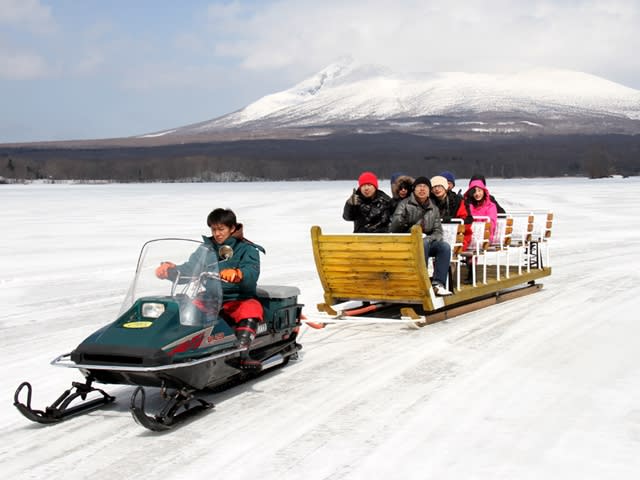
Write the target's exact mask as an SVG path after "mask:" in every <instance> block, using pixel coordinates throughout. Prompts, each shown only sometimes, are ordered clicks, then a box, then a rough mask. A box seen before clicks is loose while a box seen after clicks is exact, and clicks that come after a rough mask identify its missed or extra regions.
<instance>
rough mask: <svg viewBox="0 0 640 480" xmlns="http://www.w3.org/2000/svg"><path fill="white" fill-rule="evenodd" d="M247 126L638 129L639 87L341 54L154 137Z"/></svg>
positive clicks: (310, 131)
mask: <svg viewBox="0 0 640 480" xmlns="http://www.w3.org/2000/svg"><path fill="white" fill-rule="evenodd" d="M243 130H244V131H246V130H250V131H253V132H258V133H259V132H263V133H266V132H277V131H299V132H300V133H304V134H305V135H327V134H331V133H336V132H344V131H351V132H360V133H377V132H381V131H412V132H422V133H430V132H431V133H434V134H438V133H441V134H445V135H446V134H451V133H454V134H455V133H461V132H472V133H503V134H509V133H518V132H520V133H640V91H638V90H634V89H632V88H628V87H625V86H622V85H620V84H617V83H614V82H611V81H608V80H605V79H603V78H600V77H596V76H594V75H590V74H586V73H581V72H575V71H569V70H560V69H542V68H539V69H533V70H528V71H523V72H518V73H511V74H482V73H463V72H446V73H411V74H398V73H394V72H392V71H391V70H389V69H388V68H385V67H381V66H375V65H360V64H357V63H355V62H352V61H341V62H338V63H335V64H332V65H330V66H329V67H327V68H325V69H324V70H322V71H320V72H318V73H317V74H315V75H313V76H312V77H310V78H308V79H306V80H304V81H302V82H300V83H299V84H297V85H295V86H293V87H292V88H290V89H288V90H284V91H281V92H277V93H274V94H271V95H267V96H265V97H262V98H260V99H259V100H257V101H256V102H254V103H251V104H250V105H248V106H246V107H245V108H243V109H241V110H238V111H236V112H233V113H230V114H227V115H224V116H221V117H219V118H216V119H213V120H210V121H206V122H202V123H198V124H195V125H190V126H186V127H181V128H177V129H174V130H172V131H168V132H159V133H156V134H154V135H156V136H158V135H163V134H164V135H175V134H178V135H185V134H186V135H198V134H207V133H213V132H221V131H243Z"/></svg>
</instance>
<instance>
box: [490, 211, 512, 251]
mask: <svg viewBox="0 0 640 480" xmlns="http://www.w3.org/2000/svg"><path fill="white" fill-rule="evenodd" d="M512 234H513V217H511V216H510V215H506V214H500V215H498V221H497V224H496V231H495V233H494V235H493V240H492V241H491V249H492V250H502V249H504V248H506V247H508V246H509V245H510V244H511V236H512Z"/></svg>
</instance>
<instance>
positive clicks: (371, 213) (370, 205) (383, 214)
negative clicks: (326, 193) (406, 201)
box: [342, 172, 392, 233]
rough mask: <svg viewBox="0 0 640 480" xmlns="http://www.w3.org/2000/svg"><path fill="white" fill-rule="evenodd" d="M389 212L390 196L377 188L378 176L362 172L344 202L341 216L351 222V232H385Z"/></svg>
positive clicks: (387, 225) (389, 215)
mask: <svg viewBox="0 0 640 480" xmlns="http://www.w3.org/2000/svg"><path fill="white" fill-rule="evenodd" d="M391 214H392V212H391V198H390V197H389V195H387V194H386V193H384V192H383V191H382V190H378V177H376V175H375V174H374V173H372V172H363V173H362V174H361V175H360V177H359V178H358V188H354V189H353V193H352V194H351V196H350V197H349V198H348V199H347V201H346V202H345V204H344V209H343V211H342V218H344V219H345V220H347V221H348V222H353V233H387V231H388V228H389V221H390V220H391Z"/></svg>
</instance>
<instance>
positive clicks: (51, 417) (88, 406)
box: [13, 378, 116, 424]
mask: <svg viewBox="0 0 640 480" xmlns="http://www.w3.org/2000/svg"><path fill="white" fill-rule="evenodd" d="M92 381H93V379H91V378H89V379H87V381H86V383H80V382H73V383H72V388H69V389H67V390H65V391H64V392H63V393H62V395H60V396H59V397H58V399H57V400H56V401H55V402H53V403H52V404H51V405H50V406H48V407H45V409H44V410H35V409H34V408H32V407H31V394H32V391H33V389H32V387H31V384H30V383H29V382H22V383H21V384H20V386H19V387H18V388H17V390H16V393H15V395H14V396H13V405H14V406H15V407H16V408H17V409H18V410H19V411H20V413H22V415H24V416H25V417H27V418H28V419H29V420H31V421H32V422H37V423H43V424H52V423H58V422H61V421H63V420H66V419H67V418H69V417H72V416H75V415H79V414H81V413H86V412H89V411H91V410H95V409H96V408H99V407H101V406H102V405H106V404H107V403H111V402H113V401H114V400H115V399H116V397H113V396H111V395H109V394H108V393H107V392H105V391H104V390H102V389H100V388H94V387H92V386H91V382H92ZM23 389H26V391H27V398H26V403H22V402H21V401H20V399H19V397H20V393H21V391H22V390H23ZM74 389H75V391H74ZM92 392H98V393H100V394H101V395H102V397H100V398H96V399H94V400H89V401H85V402H84V403H81V404H79V405H74V406H73V407H70V406H69V405H70V404H71V402H73V401H74V400H75V399H77V398H80V399H81V400H83V401H84V400H86V399H87V396H88V395H89V394H90V393H92Z"/></svg>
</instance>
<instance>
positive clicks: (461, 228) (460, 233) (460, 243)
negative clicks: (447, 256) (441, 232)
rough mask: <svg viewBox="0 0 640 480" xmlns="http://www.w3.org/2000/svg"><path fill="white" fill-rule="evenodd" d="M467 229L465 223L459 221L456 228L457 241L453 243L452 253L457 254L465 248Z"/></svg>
mask: <svg viewBox="0 0 640 480" xmlns="http://www.w3.org/2000/svg"><path fill="white" fill-rule="evenodd" d="M465 230H466V225H465V224H464V223H459V224H458V228H457V229H456V241H455V243H452V244H451V255H452V256H456V255H459V254H461V253H462V250H463V249H464V234H465Z"/></svg>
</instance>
